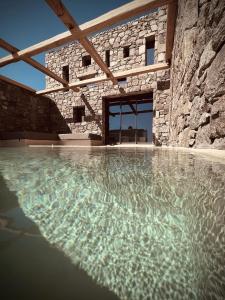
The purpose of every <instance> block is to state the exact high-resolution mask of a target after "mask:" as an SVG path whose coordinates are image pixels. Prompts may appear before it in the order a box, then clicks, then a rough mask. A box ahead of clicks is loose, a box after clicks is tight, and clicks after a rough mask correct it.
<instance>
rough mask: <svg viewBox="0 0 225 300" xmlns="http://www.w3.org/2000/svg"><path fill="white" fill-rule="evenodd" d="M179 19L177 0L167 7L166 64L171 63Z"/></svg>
mask: <svg viewBox="0 0 225 300" xmlns="http://www.w3.org/2000/svg"><path fill="white" fill-rule="evenodd" d="M176 17H177V0H173V1H172V2H171V3H169V4H168V7H167V29H166V62H168V63H170V62H171V58H172V51H173V41H174V32H175V25H176Z"/></svg>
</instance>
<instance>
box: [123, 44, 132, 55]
mask: <svg viewBox="0 0 225 300" xmlns="http://www.w3.org/2000/svg"><path fill="white" fill-rule="evenodd" d="M129 56H130V47H129V46H126V47H124V48H123V57H124V58H126V57H129Z"/></svg>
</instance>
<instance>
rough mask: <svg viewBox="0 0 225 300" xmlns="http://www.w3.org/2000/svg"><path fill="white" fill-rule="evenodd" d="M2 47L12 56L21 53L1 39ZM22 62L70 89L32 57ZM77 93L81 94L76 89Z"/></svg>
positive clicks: (63, 81) (63, 80)
mask: <svg viewBox="0 0 225 300" xmlns="http://www.w3.org/2000/svg"><path fill="white" fill-rule="evenodd" d="M0 47H2V48H3V49H5V50H7V51H9V52H11V53H12V54H14V53H16V52H18V51H19V49H17V48H16V47H14V46H12V45H11V44H9V43H8V42H6V41H5V40H3V39H0ZM22 60H23V61H24V62H26V63H28V64H29V65H31V66H32V67H34V68H35V69H37V70H38V71H40V72H42V73H44V74H45V75H48V76H49V77H51V78H53V79H55V80H56V81H58V82H60V83H61V84H63V85H64V86H67V87H68V84H69V83H68V82H67V81H66V80H65V79H63V78H61V77H59V76H58V75H57V74H55V73H53V72H52V71H50V70H49V69H48V68H46V67H44V66H43V65H42V64H40V63H39V62H37V61H36V60H34V59H32V58H30V57H24V58H22ZM75 91H76V92H79V89H78V88H76V89H75Z"/></svg>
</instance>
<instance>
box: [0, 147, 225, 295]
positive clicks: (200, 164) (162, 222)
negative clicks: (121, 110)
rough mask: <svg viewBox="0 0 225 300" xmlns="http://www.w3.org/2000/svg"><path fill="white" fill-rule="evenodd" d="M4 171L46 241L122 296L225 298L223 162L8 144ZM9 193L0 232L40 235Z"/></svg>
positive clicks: (0, 168)
mask: <svg viewBox="0 0 225 300" xmlns="http://www.w3.org/2000/svg"><path fill="white" fill-rule="evenodd" d="M0 174H1V177H2V182H1V185H0V187H3V186H4V188H5V189H7V190H8V193H11V194H12V195H13V196H14V197H15V198H16V199H17V201H18V203H19V208H18V209H19V210H21V212H22V213H23V214H24V215H25V216H26V218H27V219H26V222H29V221H30V222H32V226H36V227H35V228H36V231H37V232H38V233H39V238H40V237H42V238H44V241H45V242H46V241H47V244H48V245H51V248H54V249H58V250H59V251H58V250H57V251H58V252H59V253H60V254H63V257H65V258H67V259H69V262H70V265H71V266H73V268H77V267H78V270H81V271H82V272H83V271H84V272H85V274H87V275H88V276H89V277H88V278H91V280H92V281H93V282H94V284H95V285H96V286H97V287H101V286H102V287H104V288H105V289H106V291H107V290H109V291H111V292H112V293H113V294H114V295H115V299H116V296H117V297H118V298H119V299H129V300H132V299H134V300H136V299H157V300H158V299H159V300H162V299H198V300H199V299H225V165H224V164H221V163H216V162H213V161H209V160H206V159H204V158H202V157H201V156H197V155H196V156H194V155H192V154H188V153H182V152H176V151H171V150H162V149H142V148H138V149H136V150H131V149H107V150H105V149H97V150H88V149H76V150H74V149H19V150H18V149H0ZM0 195H1V194H0ZM4 195H6V194H4V193H3V196H2V199H3V200H1V204H0V218H1V217H2V220H3V219H4V220H11V223H10V222H9V224H7V225H4V224H5V223H4V224H3V221H2V230H0V237H1V234H5V231H6V230H9V229H10V228H11V229H10V230H12V228H13V229H14V230H17V231H18V230H20V228H23V234H24V235H26V236H29V234H30V235H35V234H36V235H37V233H34V232H33V231H32V230H30V227H29V226H31V225H29V226H28V227H29V230H28V229H26V228H28V227H26V226H25V225H26V224H25V225H24V224H22V225H21V221H20V219H19V218H18V216H17V217H15V212H13V209H12V208H10V209H9V207H10V203H11V202H10V201H11V198H10V197H7V196H4ZM8 201H9V203H8ZM1 209H2V210H1ZM13 213H14V215H13ZM6 217H7V218H6ZM22 219H23V218H22ZM12 220H14V222H17V224H16V225H14V226H13V225H12V224H13V223H12ZM22 222H24V221H22ZM10 226H11V227H10ZM24 228H25V229H24ZM36 231H35V232H36ZM36 239H37V237H36ZM0 241H1V239H0ZM14 243H15V245H17V244H16V243H17V241H16V242H14ZM2 245H3V244H2ZM4 245H5V244H4ZM4 245H3V246H4ZM4 247H5V246H4ZM38 247H40V246H39V245H36V244H35V246H34V247H33V248H34V249H35V250H36V251H37V257H39V256H40V257H42V256H44V255H45V254H44V250H42V251H40V253H39V256H38ZM4 251H5V252H4V255H6V252H7V248H6V250H5V248H4ZM1 252H2V250H1V244H0V256H1ZM60 254H57V255H60ZM40 257H39V259H40ZM13 262H14V265H12V266H10V267H11V268H12V269H13V266H15V261H13ZM42 263H43V262H42ZM52 264H53V265H54V262H53V263H52ZM9 265H10V264H9ZM61 265H62V266H64V262H61ZM7 267H8V266H4V268H7ZM21 268H22V267H21ZM0 272H1V271H0ZM4 272H5V271H4ZM34 276H35V275H34ZM37 277H38V276H36V279H37ZM24 278H25V279H26V276H24ZM69 278H70V281H71V286H73V284H76V282H77V277H76V276H74V277H73V273H72V272H71V274H70V276H69ZM8 280H10V276H9V279H8ZM48 280H49V279H48V278H46V285H48ZM60 280H61V279H60ZM85 280H86V279H85ZM85 280H84V281H82V279H81V281H80V282H83V283H85ZM57 281H59V279H58V278H55V281H54V282H55V284H56V285H57V284H60V282H57ZM81 284H82V283H81ZM84 285H85V284H84ZM52 288H54V287H52V286H51V285H49V289H52ZM66 288H67V289H70V286H67V287H66ZM84 288H85V287H84ZM71 289H72V287H71ZM87 289H88V286H87ZM92 291H93V294H92V297H90V298H88V296H86V298H85V297H84V298H82V297H80V298H79V297H78V298H77V299H81V298H82V299H87V298H88V299H94V296H95V294H94V293H95V292H96V291H95V290H94V289H93V290H92ZM75 292H76V291H74V293H75ZM113 294H110V293H109V294H107V293H106V294H104V295H103V294H101V295H100V294H98V297H97V296H96V297H97V298H96V299H111V298H110V297H113ZM96 295H97V294H96ZM89 296H90V295H89ZM101 297H102V298H101ZM56 298H57V297H55V298H54V299H56ZM42 299H44V298H42ZM46 299H48V298H46ZM51 299H52V298H51ZM57 299H59V298H57ZM62 299H63V298H62ZM68 299H70V298H68ZM112 299H113V298H112Z"/></svg>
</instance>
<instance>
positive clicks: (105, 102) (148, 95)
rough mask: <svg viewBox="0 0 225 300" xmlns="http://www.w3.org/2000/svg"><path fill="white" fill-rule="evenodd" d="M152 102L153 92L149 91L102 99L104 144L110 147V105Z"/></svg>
mask: <svg viewBox="0 0 225 300" xmlns="http://www.w3.org/2000/svg"><path fill="white" fill-rule="evenodd" d="M143 99H144V100H148V101H149V100H152V101H153V91H152V90H148V91H144V92H138V93H131V94H130V93H128V94H126V95H113V96H105V97H102V117H103V118H102V120H103V124H102V126H103V130H102V133H103V143H104V145H108V142H109V105H110V104H112V103H113V102H115V105H116V102H126V101H127V102H128V103H129V101H132V100H143ZM146 102H147V101H146Z"/></svg>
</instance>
